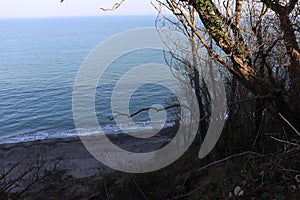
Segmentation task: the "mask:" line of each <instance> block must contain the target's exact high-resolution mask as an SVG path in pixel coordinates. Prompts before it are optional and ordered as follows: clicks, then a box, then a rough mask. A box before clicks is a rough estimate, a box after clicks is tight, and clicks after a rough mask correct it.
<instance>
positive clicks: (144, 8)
mask: <svg viewBox="0 0 300 200" xmlns="http://www.w3.org/2000/svg"><path fill="white" fill-rule="evenodd" d="M118 1H120V0H65V2H63V3H60V0H5V1H4V0H1V3H0V18H33V17H64V16H101V15H151V14H155V13H156V12H155V9H154V8H153V6H152V5H151V4H150V2H151V0H126V1H125V3H124V4H123V5H122V6H121V7H120V8H119V9H118V10H116V11H115V12H103V11H101V10H100V9H99V8H100V7H105V8H110V7H112V5H114V3H115V2H118Z"/></svg>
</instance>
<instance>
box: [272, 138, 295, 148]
mask: <svg viewBox="0 0 300 200" xmlns="http://www.w3.org/2000/svg"><path fill="white" fill-rule="evenodd" d="M270 137H271V138H272V139H273V140H276V141H278V142H282V143H286V144H290V145H293V146H296V147H300V145H299V144H296V143H292V142H289V141H285V140H280V139H278V138H276V137H273V136H270Z"/></svg>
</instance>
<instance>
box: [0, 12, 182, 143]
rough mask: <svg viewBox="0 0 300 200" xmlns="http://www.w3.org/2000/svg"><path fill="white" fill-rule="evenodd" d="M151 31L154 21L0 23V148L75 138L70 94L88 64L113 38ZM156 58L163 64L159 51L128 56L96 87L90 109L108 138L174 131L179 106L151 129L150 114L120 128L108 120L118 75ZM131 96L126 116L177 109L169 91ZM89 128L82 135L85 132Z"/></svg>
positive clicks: (148, 89) (144, 90) (152, 88)
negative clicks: (169, 107)
mask: <svg viewBox="0 0 300 200" xmlns="http://www.w3.org/2000/svg"><path fill="white" fill-rule="evenodd" d="M154 26H155V16H109V17H108V16H107V17H73V18H41V19H0V27H1V31H0V143H15V142H23V141H32V140H41V139H48V138H64V137H75V136H77V135H78V133H77V130H76V127H75V124H74V119H73V112H72V94H73V86H74V81H75V78H76V75H77V73H78V71H79V69H80V66H81V64H82V63H83V61H84V60H85V58H86V57H87V56H88V55H89V53H90V52H91V51H92V50H93V49H94V48H95V47H96V46H97V45H99V44H100V43H101V42H103V41H105V40H107V39H108V38H110V37H111V36H113V35H115V34H118V33H121V32H123V31H128V30H131V29H135V28H143V27H154ZM153 60H155V61H157V62H160V63H163V62H164V56H163V52H161V51H158V50H153V49H145V50H140V51H137V52H132V53H131V54H129V55H127V56H125V57H122V59H119V60H118V62H115V63H113V65H114V66H112V67H111V70H110V72H109V73H108V77H107V79H108V80H114V81H111V82H108V83H106V84H102V85H101V84H99V86H98V87H97V91H96V100H95V102H96V103H95V108H96V113H97V119H98V121H99V124H100V125H101V128H102V130H105V131H104V132H105V134H107V133H111V134H118V133H122V130H127V131H140V130H143V129H147V128H153V126H156V128H162V127H168V126H174V124H175V121H176V116H177V114H178V113H176V112H178V109H177V110H176V108H174V109H173V110H171V111H170V112H171V113H173V114H167V117H166V119H161V120H160V119H158V120H157V121H154V122H151V123H150V121H151V118H150V116H149V112H150V111H149V110H144V111H141V112H139V113H138V114H136V115H135V116H134V120H133V121H132V122H131V123H123V124H122V123H121V124H120V123H118V124H117V123H116V122H115V121H114V120H112V119H113V117H114V115H113V114H112V113H111V108H110V107H111V94H112V93H111V90H113V89H114V85H115V84H116V79H118V78H120V77H121V74H120V73H123V71H124V69H125V71H126V69H127V68H128V67H130V63H131V64H132V63H135V64H143V63H149V62H153ZM122 70H123V71H122ZM153 73H155V72H153ZM142 75H143V74H137V76H142ZM133 96H134V98H132V99H133V100H132V101H130V102H129V103H130V105H131V108H132V110H131V113H136V112H138V111H140V110H141V109H143V108H147V107H149V106H151V105H153V104H160V105H162V107H164V106H167V105H169V104H170V103H174V102H175V103H176V98H175V97H174V95H173V94H172V93H171V92H170V91H168V90H166V88H164V87H159V86H157V85H153V84H145V85H144V86H143V87H141V88H138V89H137V90H136V91H135V92H134V93H133ZM174 113H175V114H174ZM150 125H151V127H149V126H150ZM93 128H94V127H91V129H89V130H88V129H87V130H86V132H87V134H89V133H90V132H91V133H92V132H93Z"/></svg>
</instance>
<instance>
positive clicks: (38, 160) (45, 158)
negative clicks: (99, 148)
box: [0, 127, 176, 191]
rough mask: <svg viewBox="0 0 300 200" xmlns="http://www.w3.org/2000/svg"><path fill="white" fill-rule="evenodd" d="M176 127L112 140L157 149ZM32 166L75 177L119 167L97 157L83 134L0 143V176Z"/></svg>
mask: <svg viewBox="0 0 300 200" xmlns="http://www.w3.org/2000/svg"><path fill="white" fill-rule="evenodd" d="M174 130H176V129H175V128H174V127H173V128H166V129H163V130H162V131H161V133H160V134H157V135H156V136H154V137H151V139H149V140H147V142H145V140H140V141H136V140H133V138H132V137H129V136H127V135H125V134H124V135H115V136H114V138H113V139H112V140H114V142H116V143H118V144H119V146H120V147H122V148H124V149H126V150H132V151H135V152H141V151H153V150H155V149H159V148H160V147H161V146H163V145H165V144H166V143H168V142H169V141H170V139H171V136H172V135H173V133H174ZM31 167H36V168H37V169H38V168H41V169H43V171H55V172H57V171H64V172H65V173H66V175H69V176H73V177H74V178H86V177H91V176H100V177H101V176H103V175H105V174H109V173H112V172H115V171H116V170H114V169H111V168H109V167H107V166H105V165H104V164H102V163H100V162H99V161H98V160H96V159H95V158H94V157H93V156H92V155H91V154H90V153H89V152H88V150H87V149H86V148H85V146H84V145H83V143H82V141H81V139H80V138H79V137H68V138H56V139H45V140H36V141H29V142H18V143H7V144H0V177H2V176H3V175H5V174H6V173H7V172H9V171H10V172H9V173H8V175H6V179H15V178H17V177H18V176H20V174H22V172H25V171H26V170H28V169H30V168H31ZM39 170H40V169H39ZM41 175H42V174H41ZM28 179H30V177H24V180H23V181H24V183H23V182H22V181H21V180H20V181H18V187H17V186H12V188H13V191H18V190H22V188H24V187H25V185H26V184H25V183H26V181H27V182H28ZM0 183H1V179H0Z"/></svg>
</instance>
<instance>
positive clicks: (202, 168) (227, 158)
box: [197, 151, 263, 172]
mask: <svg viewBox="0 0 300 200" xmlns="http://www.w3.org/2000/svg"><path fill="white" fill-rule="evenodd" d="M247 154H253V155H257V156H263V155H262V154H259V153H256V152H253V151H245V152H243V153H239V154H234V155H231V156H228V157H226V158H223V159H221V160H217V161H215V162H212V163H209V164H207V165H205V166H203V167H201V168H200V169H198V170H197V172H199V171H201V170H204V169H206V168H208V167H211V166H213V165H216V164H219V163H222V162H224V161H227V160H230V159H232V158H236V157H240V156H244V155H247Z"/></svg>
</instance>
